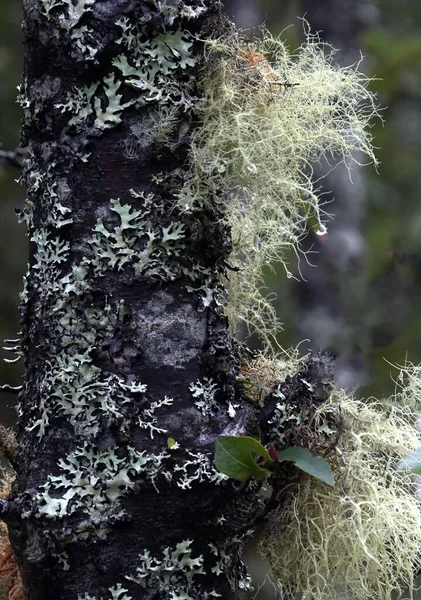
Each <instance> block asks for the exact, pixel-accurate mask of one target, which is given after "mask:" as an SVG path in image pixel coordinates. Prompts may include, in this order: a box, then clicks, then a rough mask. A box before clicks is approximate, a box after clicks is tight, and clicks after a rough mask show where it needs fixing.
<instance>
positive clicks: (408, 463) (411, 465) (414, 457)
mask: <svg viewBox="0 0 421 600" xmlns="http://www.w3.org/2000/svg"><path fill="white" fill-rule="evenodd" d="M398 467H399V468H400V469H411V471H413V472H414V473H416V474H417V475H421V447H420V448H417V449H416V450H414V451H413V452H410V453H409V454H407V455H406V456H405V458H403V459H402V460H401V462H400V463H399V465H398Z"/></svg>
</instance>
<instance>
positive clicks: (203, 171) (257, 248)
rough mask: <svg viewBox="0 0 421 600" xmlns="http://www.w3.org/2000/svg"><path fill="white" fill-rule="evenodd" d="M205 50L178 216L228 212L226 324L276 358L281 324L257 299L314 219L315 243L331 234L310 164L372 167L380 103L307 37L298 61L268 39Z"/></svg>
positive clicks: (362, 79)
mask: <svg viewBox="0 0 421 600" xmlns="http://www.w3.org/2000/svg"><path fill="white" fill-rule="evenodd" d="M206 48H207V55H206V64H207V65H208V67H207V69H205V70H204V71H203V73H202V77H201V80H200V82H199V87H200V91H201V92H202V93H203V95H204V100H203V102H202V103H201V104H200V105H198V106H197V107H196V109H197V111H198V114H199V117H200V119H201V121H202V124H201V126H200V127H197V128H196V129H195V130H194V132H193V133H192V139H191V150H190V160H191V165H192V168H191V173H190V180H189V181H188V182H187V183H186V185H185V186H184V188H183V190H182V191H181V193H180V196H179V202H180V208H181V209H187V210H190V211H194V210H195V209H198V210H200V209H201V208H202V207H203V206H209V205H210V206H212V205H213V204H218V203H219V204H221V203H224V205H227V220H228V222H229V224H230V226H231V228H232V239H233V244H234V250H233V253H232V255H231V257H230V258H229V262H230V265H232V267H233V271H230V274H229V280H227V281H226V284H227V287H228V290H229V296H228V298H229V299H228V302H227V304H226V310H227V314H228V315H229V317H230V321H231V323H232V325H233V327H235V323H236V322H237V321H238V320H240V321H244V322H245V323H246V324H247V325H248V327H249V329H250V330H251V331H255V332H256V333H257V334H258V335H260V336H261V337H262V339H263V341H264V342H265V344H266V346H267V347H268V348H269V349H270V348H271V347H272V345H273V339H274V338H275V337H276V333H277V331H278V329H279V322H278V321H277V317H276V315H275V311H274V309H273V306H272V304H271V302H270V300H269V299H267V298H265V297H264V295H263V294H262V291H261V287H262V283H263V280H262V277H263V273H264V270H265V267H266V265H269V264H271V263H273V262H276V261H280V262H281V263H283V264H284V266H285V269H286V271H287V274H288V276H291V273H290V272H289V270H288V267H287V265H286V260H285V258H284V251H285V250H288V249H291V248H292V249H295V250H296V251H297V249H298V248H299V244H300V240H301V239H302V237H303V235H304V234H305V231H306V223H307V221H308V219H309V218H310V217H311V219H313V221H315V222H316V233H318V234H320V235H322V234H324V233H325V232H326V224H325V221H326V217H324V215H323V211H322V208H321V206H320V202H319V199H318V196H317V193H316V192H317V190H315V189H314V184H313V181H312V167H311V165H312V163H314V162H316V161H319V160H320V159H321V158H322V157H326V158H327V159H329V156H331V155H334V156H335V157H343V158H344V160H345V161H346V162H347V164H348V163H349V162H350V161H352V160H353V159H354V156H355V151H357V150H362V151H363V152H365V153H366V155H367V156H368V160H371V161H373V162H376V159H375V157H374V154H373V150H372V147H371V135H370V129H369V122H370V119H371V118H372V116H373V115H375V114H376V106H375V100H374V97H373V95H372V93H371V92H370V91H369V90H368V89H367V86H368V81H369V80H368V79H367V78H366V76H365V75H364V74H362V73H361V72H360V71H359V70H358V66H359V65H358V64H357V65H354V66H351V67H347V68H340V67H339V66H337V65H336V64H335V63H334V59H333V51H331V49H330V48H329V47H328V46H326V45H324V44H321V43H320V41H319V39H318V37H317V36H312V35H310V34H309V33H308V34H307V41H306V42H305V43H304V45H303V46H302V47H301V48H300V49H299V50H298V52H297V53H296V55H293V54H291V53H290V52H289V51H288V49H287V48H286V46H285V45H284V44H283V43H282V42H281V41H280V40H279V39H274V38H272V37H271V36H270V34H269V33H268V32H267V31H263V32H262V36H261V39H260V40H256V41H254V40H253V41H251V42H249V44H248V45H247V44H245V43H244V42H242V40H241V38H240V36H238V35H236V34H230V35H229V36H228V37H227V38H224V39H219V40H215V41H210V42H207V43H206Z"/></svg>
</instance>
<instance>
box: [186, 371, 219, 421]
mask: <svg viewBox="0 0 421 600" xmlns="http://www.w3.org/2000/svg"><path fill="white" fill-rule="evenodd" d="M217 389H218V384H217V383H215V382H214V381H213V379H212V377H204V378H203V380H202V381H200V380H199V379H198V380H197V381H196V382H195V383H191V384H190V385H189V390H190V392H191V394H192V396H193V398H195V400H194V404H195V406H196V407H197V408H198V409H199V410H200V411H201V413H202V414H203V415H204V416H209V415H212V414H213V413H214V411H215V410H216V408H217V406H218V404H217V402H216V399H215V393H216V391H217Z"/></svg>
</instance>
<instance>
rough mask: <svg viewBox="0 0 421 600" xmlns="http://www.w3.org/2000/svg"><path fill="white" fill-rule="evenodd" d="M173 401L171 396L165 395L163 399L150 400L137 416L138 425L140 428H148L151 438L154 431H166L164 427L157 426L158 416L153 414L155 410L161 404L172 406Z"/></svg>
mask: <svg viewBox="0 0 421 600" xmlns="http://www.w3.org/2000/svg"><path fill="white" fill-rule="evenodd" d="M173 402H174V400H173V399H172V398H168V396H165V398H164V399H163V400H157V401H156V402H152V403H151V404H150V405H149V407H148V408H145V409H143V412H142V414H141V416H140V417H139V427H140V428H141V429H147V430H149V434H150V436H151V439H152V440H153V437H154V434H155V433H167V430H166V429H164V428H162V427H157V423H158V417H157V416H156V415H155V411H156V410H157V409H159V408H161V407H162V406H172V404H173Z"/></svg>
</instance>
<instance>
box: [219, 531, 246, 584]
mask: <svg viewBox="0 0 421 600" xmlns="http://www.w3.org/2000/svg"><path fill="white" fill-rule="evenodd" d="M251 534H252V532H251V531H250V532H248V534H246V535H245V536H244V535H243V536H239V535H235V536H234V537H232V538H229V539H227V540H225V541H224V542H223V543H221V544H218V545H215V544H212V543H211V544H209V548H210V549H211V552H212V554H213V555H214V556H215V557H216V563H215V565H214V566H213V567H212V569H211V571H212V573H214V574H215V575H217V576H220V575H223V576H224V577H226V578H227V580H228V582H229V584H230V586H231V589H232V590H233V591H238V590H241V591H252V590H253V584H252V581H251V577H250V575H249V574H248V572H247V569H246V567H245V565H244V563H243V562H242V553H243V548H244V543H245V540H246V538H247V537H248V536H249V535H251Z"/></svg>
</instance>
